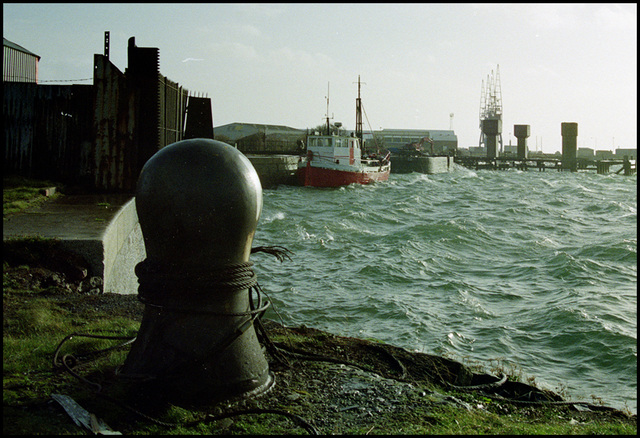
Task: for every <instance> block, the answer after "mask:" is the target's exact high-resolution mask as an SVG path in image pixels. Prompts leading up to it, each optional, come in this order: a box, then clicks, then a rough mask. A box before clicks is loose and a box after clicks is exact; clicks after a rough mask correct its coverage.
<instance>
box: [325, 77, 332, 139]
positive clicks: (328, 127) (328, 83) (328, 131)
mask: <svg viewBox="0 0 640 438" xmlns="http://www.w3.org/2000/svg"><path fill="white" fill-rule="evenodd" d="M329 85H330V82H327V114H326V116H327V135H331V125H330V124H329Z"/></svg>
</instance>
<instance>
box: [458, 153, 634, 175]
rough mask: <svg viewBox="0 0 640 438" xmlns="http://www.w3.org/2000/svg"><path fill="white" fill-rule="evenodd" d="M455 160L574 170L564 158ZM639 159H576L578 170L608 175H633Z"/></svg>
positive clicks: (472, 166) (485, 166)
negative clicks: (615, 167)
mask: <svg viewBox="0 0 640 438" xmlns="http://www.w3.org/2000/svg"><path fill="white" fill-rule="evenodd" d="M454 162H455V163H456V164H459V165H461V166H464V167H466V168H468V169H473V170H479V169H489V170H509V169H517V170H529V169H533V170H535V169H537V170H538V171H539V172H544V171H546V170H557V171H558V172H561V171H573V169H571V168H570V167H569V166H568V165H566V164H570V163H565V165H563V161H562V158H524V159H523V158H516V157H494V158H488V157H455V159H454ZM636 163H637V160H635V159H634V160H629V159H628V158H625V159H621V160H620V159H617V160H616V159H607V160H593V159H580V158H578V159H577V160H576V161H575V167H576V170H582V171H584V170H587V171H588V170H595V171H596V172H597V173H598V174H601V175H606V174H608V173H616V174H619V173H624V175H633V174H634V173H635V172H636V165H637V164H636ZM613 166H622V167H621V168H620V169H617V170H615V172H613V171H612V169H611V168H612V167H613Z"/></svg>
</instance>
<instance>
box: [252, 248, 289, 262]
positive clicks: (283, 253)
mask: <svg viewBox="0 0 640 438" xmlns="http://www.w3.org/2000/svg"><path fill="white" fill-rule="evenodd" d="M257 252H265V253H267V254H271V255H273V256H275V257H276V258H277V259H278V261H280V262H283V261H284V260H285V259H289V260H291V257H289V254H293V252H291V251H289V250H288V249H287V248H285V247H283V246H256V247H255V248H251V254H255V253H257Z"/></svg>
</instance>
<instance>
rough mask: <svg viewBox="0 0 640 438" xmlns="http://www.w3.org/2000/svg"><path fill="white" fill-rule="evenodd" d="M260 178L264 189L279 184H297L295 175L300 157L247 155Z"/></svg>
mask: <svg viewBox="0 0 640 438" xmlns="http://www.w3.org/2000/svg"><path fill="white" fill-rule="evenodd" d="M247 158H248V159H249V161H251V164H253V167H254V168H255V169H256V172H257V173H258V176H259V177H260V184H262V188H263V189H268V188H271V187H274V186H276V185H278V184H287V185H294V184H296V179H295V173H296V170H297V168H298V161H299V160H300V157H298V156H297V155H247Z"/></svg>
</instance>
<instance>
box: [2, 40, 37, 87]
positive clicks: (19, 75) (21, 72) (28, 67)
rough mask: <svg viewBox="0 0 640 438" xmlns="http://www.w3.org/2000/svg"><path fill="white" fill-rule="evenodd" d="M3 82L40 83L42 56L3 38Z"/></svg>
mask: <svg viewBox="0 0 640 438" xmlns="http://www.w3.org/2000/svg"><path fill="white" fill-rule="evenodd" d="M2 51H3V56H2V81H3V82H30V83H34V84H37V83H38V62H40V56H38V55H36V54H35V53H32V52H30V51H28V50H27V49H25V48H24V47H22V46H19V45H18V44H16V43H13V42H11V41H9V40H8V39H6V38H2Z"/></svg>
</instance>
